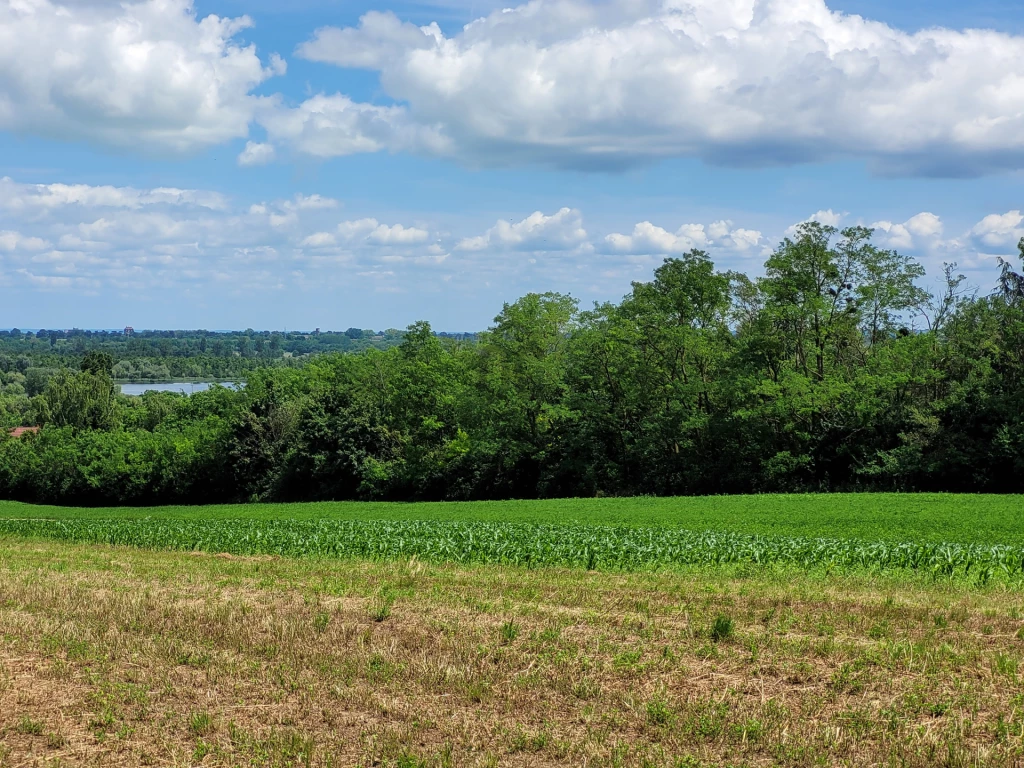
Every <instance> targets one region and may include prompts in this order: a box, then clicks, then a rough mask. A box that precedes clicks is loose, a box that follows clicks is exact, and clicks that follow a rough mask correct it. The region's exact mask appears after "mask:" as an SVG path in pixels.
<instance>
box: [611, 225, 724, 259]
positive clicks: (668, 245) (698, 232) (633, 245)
mask: <svg viewBox="0 0 1024 768" xmlns="http://www.w3.org/2000/svg"><path fill="white" fill-rule="evenodd" d="M605 243H606V244H607V245H608V247H609V249H610V250H612V251H614V252H616V253H632V254H676V255H678V254H681V253H683V252H685V251H689V250H692V249H693V248H702V247H704V246H705V245H707V243H708V238H707V233H706V232H705V231H704V225H703V224H684V225H683V226H681V227H680V228H679V229H678V230H677V231H676V232H675V233H672V232H669V231H668V230H665V229H662V228H661V227H658V226H655V225H654V224H652V223H651V222H649V221H642V222H640V223H639V224H637V225H636V226H635V227H633V234H632V235H621V234H611V235H608V236H607V237H606V238H605Z"/></svg>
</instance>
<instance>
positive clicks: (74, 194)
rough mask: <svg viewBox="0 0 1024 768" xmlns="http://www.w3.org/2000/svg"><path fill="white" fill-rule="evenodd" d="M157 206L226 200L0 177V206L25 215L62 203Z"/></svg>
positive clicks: (219, 205)
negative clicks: (19, 181)
mask: <svg viewBox="0 0 1024 768" xmlns="http://www.w3.org/2000/svg"><path fill="white" fill-rule="evenodd" d="M159 205H167V206H197V207H200V208H209V209H212V210H222V209H224V208H225V207H226V206H227V199H226V198H225V197H224V196H223V195H221V194H220V193H218V192H210V191H207V190H200V189H176V188H174V187H157V188H156V189H146V190H139V189H135V188H134V187H112V186H92V185H90V184H19V183H18V182H16V181H14V179H12V178H10V177H9V176H4V177H3V178H0V208H6V209H8V210H11V211H17V212H20V213H25V214H29V215H31V214H33V213H40V212H46V211H53V210H56V209H59V208H63V207H65V206H78V207H81V208H130V209H138V208H142V207H143V206H159Z"/></svg>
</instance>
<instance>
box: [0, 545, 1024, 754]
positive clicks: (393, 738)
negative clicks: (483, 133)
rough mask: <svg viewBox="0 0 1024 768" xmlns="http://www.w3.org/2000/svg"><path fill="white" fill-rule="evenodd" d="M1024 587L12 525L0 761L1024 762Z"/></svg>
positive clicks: (4, 558) (4, 551)
mask: <svg viewBox="0 0 1024 768" xmlns="http://www.w3.org/2000/svg"><path fill="white" fill-rule="evenodd" d="M1022 619H1024V595H1022V594H1021V593H1020V592H1017V591H1013V590H1011V589H1010V588H1008V587H1006V586H1000V585H991V586H989V587H987V588H984V589H979V588H977V587H971V586H967V585H958V584H954V583H948V582H937V583H936V582H932V581H930V580H927V579H925V578H923V577H922V578H920V579H912V578H911V577H908V576H905V575H904V576H895V575H894V576H874V577H871V576H867V575H865V576H829V577H826V576H820V575H819V576H807V575H802V574H799V573H797V572H795V571H792V570H779V569H774V570H770V569H755V568H752V567H749V566H747V567H732V568H718V569H706V570H701V569H693V570H690V571H686V570H683V571H679V572H674V573H671V574H654V573H646V574H608V573H592V572H591V573H588V572H585V571H571V570H543V569H541V570H525V569H518V568H506V567H500V566H480V567H472V568H469V567H455V566H437V565H426V564H422V563H418V562H415V561H414V562H406V563H400V564H387V563H364V562H346V561H317V560H288V559H280V558H267V557H264V558H240V557H232V556H225V555H221V556H218V555H206V554H203V555H200V554H188V553H175V552H152V551H145V550H136V549H129V548H112V547H107V546H98V545H83V544H63V543H53V542H39V541H17V540H11V539H8V540H0V766H3V768H23V767H27V766H44V765H50V766H58V765H63V766H79V765H81V766H89V765H119V766H121V765H124V766H135V765H173V766H197V765H202V766H265V765H270V766H404V767H411V766H438V767H440V766H546V765H550V766H553V765H577V766H721V765H732V766H747V765H749V766H768V765H793V766H803V765H808V766H809V765H849V766H871V765H893V766H925V765H945V766H973V765H996V766H998V765H1006V766H1012V765H1021V764H1024V686H1022V684H1021V677H1020V675H1021V673H1022V672H1024V668H1022V665H1021V661H1022V658H1024V631H1022V626H1024V621H1022Z"/></svg>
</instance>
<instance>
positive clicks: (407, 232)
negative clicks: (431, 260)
mask: <svg viewBox="0 0 1024 768" xmlns="http://www.w3.org/2000/svg"><path fill="white" fill-rule="evenodd" d="M338 234H339V235H340V236H341V237H342V238H343V239H344V240H347V241H350V242H351V241H363V242H367V243H374V244H376V245H413V244H417V243H424V242H426V241H427V240H429V239H430V233H429V232H427V231H426V230H425V229H419V228H417V227H406V226H404V225H402V224H395V225H392V226H388V225H387V224H381V223H380V222H379V221H377V219H359V220H357V221H343V222H341V223H340V224H339V225H338Z"/></svg>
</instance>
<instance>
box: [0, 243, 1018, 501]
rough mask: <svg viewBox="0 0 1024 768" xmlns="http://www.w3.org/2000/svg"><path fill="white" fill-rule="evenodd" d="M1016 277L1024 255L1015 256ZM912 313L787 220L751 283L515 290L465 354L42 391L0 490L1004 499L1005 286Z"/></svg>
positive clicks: (889, 260) (1010, 402) (1008, 295)
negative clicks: (231, 384) (581, 302)
mask: <svg viewBox="0 0 1024 768" xmlns="http://www.w3.org/2000/svg"><path fill="white" fill-rule="evenodd" d="M1020 248H1021V256H1022V258H1024V241H1022V243H1021V246H1020ZM1015 269H1016V267H1015V266H1014V265H1013V264H1011V263H1008V262H1001V263H1000V265H999V272H998V274H994V275H993V278H994V280H995V281H996V283H997V285H998V289H997V290H996V291H995V292H994V293H992V294H991V295H977V294H974V293H969V292H968V291H967V290H966V287H965V285H964V281H963V278H962V277H961V276H959V275H957V273H956V268H955V265H950V266H949V267H947V269H946V272H945V275H944V280H943V281H942V282H941V288H940V290H938V291H937V292H936V293H935V294H934V295H932V294H931V293H929V292H927V291H925V290H924V289H923V288H922V287H921V280H922V278H923V270H922V268H921V267H920V265H918V264H917V263H916V262H914V261H913V260H912V259H910V258H907V257H905V256H903V255H900V254H898V253H895V252H893V251H889V250H884V249H880V248H878V247H876V246H875V245H873V244H872V242H871V232H870V231H869V230H866V229H863V228H850V229H846V230H843V231H842V232H838V231H836V230H835V229H834V228H831V227H826V226H822V225H819V224H814V223H811V224H807V225H804V226H803V227H802V228H801V229H800V230H799V232H798V234H797V235H796V236H794V237H793V238H792V239H787V240H785V241H784V242H783V243H782V244H781V245H780V246H779V248H778V249H777V250H776V251H775V252H774V253H773V254H772V255H771V256H770V257H769V259H768V261H767V264H766V267H765V274H764V276H763V277H760V278H757V279H751V278H749V277H747V276H745V275H742V274H739V273H735V272H721V271H717V270H716V269H715V267H714V265H713V264H712V262H711V261H710V259H709V258H708V256H707V255H706V254H704V253H702V252H699V251H693V252H691V253H689V254H686V255H685V256H683V257H681V258H678V259H668V260H666V261H665V263H664V264H663V265H662V266H661V267H660V268H659V269H658V270H657V271H656V272H655V275H654V279H653V281H651V282H646V283H634V284H633V287H632V291H631V292H630V293H629V294H628V295H627V296H626V297H625V298H624V299H623V300H622V301H621V302H620V303H618V304H603V305H599V306H596V307H594V308H593V309H591V310H588V311H581V310H580V309H579V307H578V306H577V303H576V301H575V300H574V299H572V298H570V297H568V296H564V295H560V294H555V293H548V294H530V295H527V296H525V297H523V298H522V299H520V300H519V301H517V302H515V303H514V304H508V305H506V306H505V307H504V308H503V310H502V311H501V313H500V314H499V315H498V316H497V317H496V318H495V320H494V323H493V325H492V327H491V328H490V329H489V330H488V331H486V332H485V333H482V334H480V335H479V336H478V337H476V338H474V339H468V340H466V339H449V338H439V337H437V336H436V335H435V334H434V333H432V332H431V329H430V327H429V326H428V325H427V324H425V323H419V324H415V325H413V326H411V327H410V328H409V329H408V330H407V331H406V332H405V333H404V334H403V338H402V340H401V343H400V344H399V345H397V346H395V347H393V348H391V349H386V350H369V351H366V352H365V353H362V354H348V355H341V354H337V355H324V356H319V357H315V358H312V359H311V360H310V361H309V362H308V363H307V364H306V365H305V366H303V367H301V368H284V367H281V368H263V369H259V370H256V371H254V372H253V374H252V376H250V378H249V380H248V385H247V386H246V388H245V389H244V390H242V391H240V392H232V391H228V390H226V389H221V388H215V389H214V390H212V391H209V392H205V393H200V394H195V395H192V396H190V397H184V396H175V395H165V394H150V395H146V396H144V397H141V398H125V397H121V396H118V395H115V394H114V391H113V389H112V384H111V383H110V377H109V369H110V368H112V366H113V360H112V359H104V358H103V357H102V356H101V355H91V356H88V357H87V358H85V359H83V361H82V366H81V367H82V369H83V370H81V371H80V372H71V371H68V370H64V371H62V372H60V373H59V374H58V375H57V376H55V377H53V378H52V379H51V380H50V381H49V382H48V383H47V385H46V388H45V389H44V390H43V391H42V392H41V393H40V394H39V395H37V396H36V397H35V398H33V399H29V398H25V400H26V401H27V402H28V403H29V405H27V406H26V407H27V408H28V409H29V410H31V412H32V414H33V417H34V418H35V419H36V420H37V421H39V422H40V423H41V424H42V425H43V428H42V430H41V431H40V432H39V434H38V435H34V436H31V435H30V436H27V437H22V438H18V439H13V438H8V439H3V438H0V495H2V496H4V497H7V498H18V499H24V500H29V501H39V502H61V503H72V504H75V503H78V504H101V503H108V504H117V503H147V504H148V503H170V502H188V503H206V502H215V501H228V500H304V499H403V500H414V499H474V498H511V497H555V496H594V495H632V494H658V495H668V494H715V493H744V492H759V491H812V490H813V491H819V490H874V489H879V490H880V489H886V490H894V489H895V490H907V491H911V490H922V491H923V490H934V491H978V492H1021V491H1024V278H1022V276H1021V275H1020V274H1019V273H1018V272H1016V271H1015Z"/></svg>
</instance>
